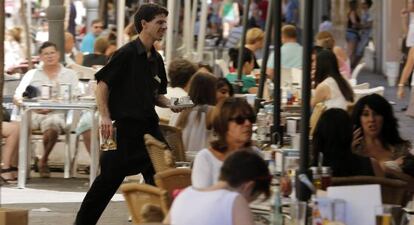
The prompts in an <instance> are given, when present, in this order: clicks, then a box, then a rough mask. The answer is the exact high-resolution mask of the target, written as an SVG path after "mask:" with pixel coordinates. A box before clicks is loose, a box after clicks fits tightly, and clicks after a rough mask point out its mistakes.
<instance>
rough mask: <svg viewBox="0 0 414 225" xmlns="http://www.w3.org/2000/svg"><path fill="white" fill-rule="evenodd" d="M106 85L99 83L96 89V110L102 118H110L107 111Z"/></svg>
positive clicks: (107, 92) (107, 93) (107, 94)
mask: <svg viewBox="0 0 414 225" xmlns="http://www.w3.org/2000/svg"><path fill="white" fill-rule="evenodd" d="M108 96H109V91H108V85H107V84H106V83H105V82H103V81H101V82H99V83H98V86H97V87H96V103H97V104H98V110H99V113H100V114H101V116H102V117H110V114H109V109H108Z"/></svg>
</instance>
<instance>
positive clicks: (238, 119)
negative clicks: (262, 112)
mask: <svg viewBox="0 0 414 225" xmlns="http://www.w3.org/2000/svg"><path fill="white" fill-rule="evenodd" d="M246 120H249V122H250V123H255V122H256V116H236V117H233V118H230V119H229V121H234V122H236V123H237V124H239V125H242V124H244V122H245V121H246Z"/></svg>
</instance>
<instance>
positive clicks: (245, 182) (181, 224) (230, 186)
mask: <svg viewBox="0 0 414 225" xmlns="http://www.w3.org/2000/svg"><path fill="white" fill-rule="evenodd" d="M270 181H271V176H270V173H269V170H268V169H267V166H266V163H265V161H264V160H263V159H262V158H261V157H260V156H259V155H258V154H256V153H255V152H253V151H251V150H241V151H237V152H234V153H233V154H231V155H230V156H229V157H227V159H226V160H225V161H224V164H223V167H222V168H221V171H220V181H218V182H217V183H216V184H214V185H213V186H210V187H208V188H202V189H198V188H195V187H188V188H186V189H185V190H184V191H183V192H181V193H180V194H179V195H178V196H177V198H176V199H175V200H174V203H173V205H172V206H171V210H170V212H169V214H168V215H167V217H166V218H165V219H164V223H165V224H171V225H212V224H220V225H253V224H254V221H253V216H252V213H251V211H250V208H249V202H251V201H253V200H254V199H255V198H256V197H257V196H259V195H260V194H262V193H263V194H264V195H265V196H266V197H269V195H270V190H269V187H270Z"/></svg>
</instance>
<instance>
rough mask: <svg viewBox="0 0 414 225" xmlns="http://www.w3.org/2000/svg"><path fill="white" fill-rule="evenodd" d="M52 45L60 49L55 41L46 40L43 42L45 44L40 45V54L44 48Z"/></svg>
mask: <svg viewBox="0 0 414 225" xmlns="http://www.w3.org/2000/svg"><path fill="white" fill-rule="evenodd" d="M50 46H52V47H54V48H55V49H56V50H58V48H57V45H56V44H55V43H53V42H50V41H46V42H43V44H42V45H41V46H40V47H39V54H42V51H43V49H45V48H48V47H50Z"/></svg>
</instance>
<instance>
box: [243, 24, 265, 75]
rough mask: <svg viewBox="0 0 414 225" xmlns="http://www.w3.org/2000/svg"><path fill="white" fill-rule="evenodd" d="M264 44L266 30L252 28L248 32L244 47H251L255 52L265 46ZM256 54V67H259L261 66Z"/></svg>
mask: <svg viewBox="0 0 414 225" xmlns="http://www.w3.org/2000/svg"><path fill="white" fill-rule="evenodd" d="M263 44H264V32H263V30H262V29H260V28H257V27H255V28H251V29H249V30H248V31H247V33H246V44H245V45H244V47H246V48H248V49H250V50H251V51H252V52H253V53H256V51H258V50H260V49H262V48H263ZM253 56H254V69H259V68H260V66H259V64H258V63H257V59H256V56H255V55H254V54H253Z"/></svg>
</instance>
